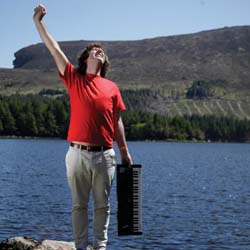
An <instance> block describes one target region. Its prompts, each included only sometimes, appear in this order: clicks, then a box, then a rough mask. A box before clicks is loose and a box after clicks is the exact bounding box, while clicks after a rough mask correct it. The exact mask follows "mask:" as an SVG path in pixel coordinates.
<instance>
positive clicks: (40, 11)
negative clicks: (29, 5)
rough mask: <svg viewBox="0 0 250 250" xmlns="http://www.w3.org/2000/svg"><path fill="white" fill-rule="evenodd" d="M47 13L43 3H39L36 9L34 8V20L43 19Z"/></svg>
mask: <svg viewBox="0 0 250 250" xmlns="http://www.w3.org/2000/svg"><path fill="white" fill-rule="evenodd" d="M45 15H46V9H45V7H44V6H43V5H41V4H39V5H38V6H37V7H36V8H35V9H34V16H33V18H34V21H41V20H42V19H43V17H44V16H45Z"/></svg>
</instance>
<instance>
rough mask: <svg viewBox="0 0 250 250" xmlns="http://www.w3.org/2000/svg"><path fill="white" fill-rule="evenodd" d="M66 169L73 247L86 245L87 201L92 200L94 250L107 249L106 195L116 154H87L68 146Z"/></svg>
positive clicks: (110, 152) (109, 151)
mask: <svg viewBox="0 0 250 250" xmlns="http://www.w3.org/2000/svg"><path fill="white" fill-rule="evenodd" d="M65 161H66V169H67V178H68V183H69V187H70V189H71V195H72V224H73V234H74V241H75V247H76V248H81V249H86V247H87V245H88V202H89V195H90V192H91V191H92V194H93V200H94V220H93V239H94V242H93V247H94V249H97V250H98V249H106V245H107V241H108V225H109V217H110V207H109V194H110V191H111V186H112V181H113V177H114V173H115V164H116V160H115V151H114V149H108V150H105V151H100V152H89V151H86V150H81V149H78V148H74V147H71V146H70V147H69V150H68V152H67V154H66V158H65Z"/></svg>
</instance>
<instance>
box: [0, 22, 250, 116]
mask: <svg viewBox="0 0 250 250" xmlns="http://www.w3.org/2000/svg"><path fill="white" fill-rule="evenodd" d="M90 42H91V41H67V42H60V45H61V47H62V49H63V51H64V52H65V54H66V55H67V56H68V58H69V59H70V60H71V61H72V63H74V64H76V63H77V55H79V53H80V51H81V50H82V48H84V47H85V46H86V44H88V43H90ZM99 42H100V41H99ZM101 44H103V46H104V47H105V48H106V50H107V53H108V55H109V58H110V61H111V66H112V67H111V71H110V72H109V75H108V77H109V78H110V79H111V80H113V81H115V82H117V83H118V85H119V86H120V87H121V89H122V93H123V96H124V100H125V102H126V104H127V106H128V108H129V109H130V110H143V111H149V112H158V113H162V114H168V115H170V116H173V115H181V116H183V115H192V114H198V115H205V114H208V115H210V114H215V115H218V116H234V117H237V118H240V119H242V118H248V119H249V118H250V26H239V27H231V28H222V29H217V30H210V31H203V32H199V33H194V34H188V35H178V36H169V37H157V38H152V39H144V40H138V41H101ZM13 64H14V69H0V94H4V95H5V94H8V95H9V94H13V93H16V92H18V93H23V94H27V93H39V92H40V91H41V90H42V89H57V90H60V91H61V90H64V86H63V84H61V83H60V80H59V78H58V75H57V72H56V69H55V65H54V62H53V60H52V58H51V56H50V55H49V53H48V51H47V49H46V48H45V47H44V45H43V44H37V45H31V46H29V47H26V48H23V49H21V50H19V51H17V52H16V53H15V60H14V62H13Z"/></svg>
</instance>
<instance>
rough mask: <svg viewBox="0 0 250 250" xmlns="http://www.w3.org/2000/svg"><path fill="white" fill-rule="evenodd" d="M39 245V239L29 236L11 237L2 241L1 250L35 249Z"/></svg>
mask: <svg viewBox="0 0 250 250" xmlns="http://www.w3.org/2000/svg"><path fill="white" fill-rule="evenodd" d="M38 246H39V243H38V241H36V240H34V239H32V238H29V237H14V238H9V239H6V240H4V241H2V242H1V243H0V249H1V250H33V249H35V248H36V247H38Z"/></svg>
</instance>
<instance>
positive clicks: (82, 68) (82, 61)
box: [77, 43, 110, 77]
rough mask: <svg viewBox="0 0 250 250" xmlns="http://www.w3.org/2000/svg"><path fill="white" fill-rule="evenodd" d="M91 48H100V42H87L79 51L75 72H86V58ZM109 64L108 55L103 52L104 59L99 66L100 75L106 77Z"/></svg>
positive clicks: (83, 73)
mask: <svg viewBox="0 0 250 250" xmlns="http://www.w3.org/2000/svg"><path fill="white" fill-rule="evenodd" d="M93 48H102V46H101V44H99V43H91V44H89V45H88V46H87V47H86V48H85V49H84V50H83V51H82V52H81V53H80V56H79V57H78V68H77V72H78V73H79V74H81V75H85V74H86V69H87V59H88V57H89V52H90V51H91V50H92V49H93ZM109 66H110V62H109V59H108V56H107V55H106V53H105V61H104V63H103V65H102V68H101V73H100V74H101V77H106V75H107V73H108V69H109Z"/></svg>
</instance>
